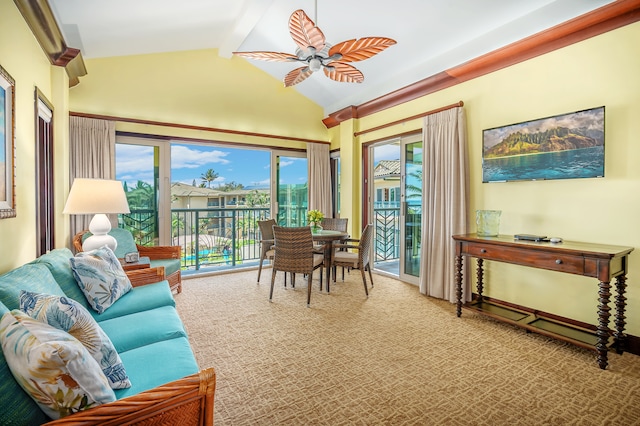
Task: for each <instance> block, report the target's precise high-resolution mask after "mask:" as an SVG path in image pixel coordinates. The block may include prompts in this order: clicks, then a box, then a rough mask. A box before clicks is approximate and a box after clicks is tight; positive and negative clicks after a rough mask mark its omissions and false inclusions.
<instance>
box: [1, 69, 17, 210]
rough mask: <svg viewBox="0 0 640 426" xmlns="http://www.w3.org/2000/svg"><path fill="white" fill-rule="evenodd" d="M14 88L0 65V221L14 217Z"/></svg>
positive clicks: (12, 82)
mask: <svg viewBox="0 0 640 426" xmlns="http://www.w3.org/2000/svg"><path fill="white" fill-rule="evenodd" d="M15 87H16V82H15V80H14V79H13V78H12V77H11V75H10V74H9V73H8V72H7V71H6V70H5V69H4V68H3V67H2V66H1V65H0V219H6V218H10V217H16V205H15V155H14V152H15V151H14V150H15V128H16V121H15V104H16V102H15V101H16V98H15Z"/></svg>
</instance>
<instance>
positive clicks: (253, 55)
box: [233, 52, 298, 62]
mask: <svg viewBox="0 0 640 426" xmlns="http://www.w3.org/2000/svg"><path fill="white" fill-rule="evenodd" d="M233 54H234V55H236V56H242V57H243V58H249V59H260V60H261V61H271V62H289V61H296V60H298V57H297V56H296V55H292V54H290V53H282V52H233Z"/></svg>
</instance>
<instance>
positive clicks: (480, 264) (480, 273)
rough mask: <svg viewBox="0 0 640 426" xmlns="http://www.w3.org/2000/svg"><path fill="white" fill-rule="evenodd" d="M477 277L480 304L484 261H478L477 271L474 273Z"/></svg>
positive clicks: (482, 289)
mask: <svg viewBox="0 0 640 426" xmlns="http://www.w3.org/2000/svg"><path fill="white" fill-rule="evenodd" d="M476 276H477V277H478V302H482V292H483V291H484V282H483V281H482V280H483V277H484V259H478V270H477V271H476Z"/></svg>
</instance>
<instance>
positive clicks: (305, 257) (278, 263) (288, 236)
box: [269, 226, 324, 307]
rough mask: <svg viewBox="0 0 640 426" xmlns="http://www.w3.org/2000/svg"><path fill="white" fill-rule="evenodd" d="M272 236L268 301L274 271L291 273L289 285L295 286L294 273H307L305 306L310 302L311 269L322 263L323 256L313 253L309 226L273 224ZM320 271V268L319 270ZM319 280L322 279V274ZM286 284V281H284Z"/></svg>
mask: <svg viewBox="0 0 640 426" xmlns="http://www.w3.org/2000/svg"><path fill="white" fill-rule="evenodd" d="M273 237H274V243H275V254H274V257H273V269H272V272H271V291H270V292H269V301H271V300H272V298H273V285H274V283H275V280H276V272H278V271H282V272H284V273H285V278H286V273H287V272H290V273H291V286H292V287H294V288H295V283H296V281H295V280H296V276H295V274H298V273H299V274H306V275H307V307H309V306H310V304H311V280H312V278H313V271H314V270H316V269H317V268H321V267H322V266H323V265H324V256H323V255H321V254H317V253H314V248H313V239H312V236H311V228H309V227H308V226H302V227H294V228H290V227H285V226H274V227H273ZM320 271H321V272H322V269H321V270H320ZM320 280H322V275H321V278H320ZM285 286H286V282H285Z"/></svg>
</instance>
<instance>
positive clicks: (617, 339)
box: [613, 275, 627, 354]
mask: <svg viewBox="0 0 640 426" xmlns="http://www.w3.org/2000/svg"><path fill="white" fill-rule="evenodd" d="M626 287H627V277H626V276H625V275H618V277H617V278H616V298H615V299H616V318H615V324H616V331H615V332H614V333H613V337H614V347H615V348H616V352H617V353H618V354H622V352H624V350H625V347H624V344H625V340H626V336H625V335H624V326H625V325H626V322H625V318H626V317H625V316H624V311H625V307H626V305H627V303H626V301H627V298H626V297H624V292H625V289H626Z"/></svg>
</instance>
